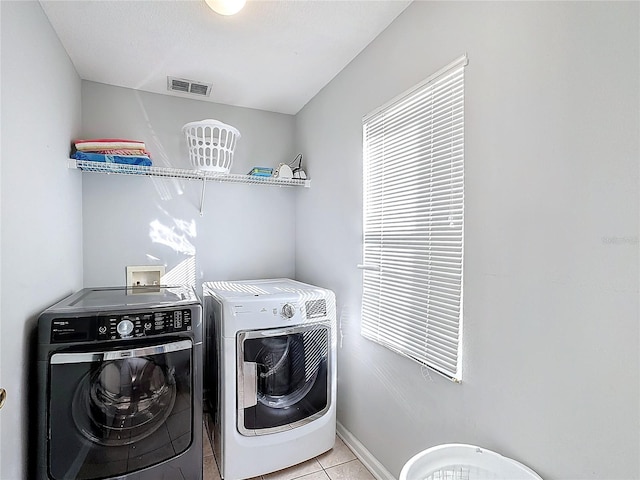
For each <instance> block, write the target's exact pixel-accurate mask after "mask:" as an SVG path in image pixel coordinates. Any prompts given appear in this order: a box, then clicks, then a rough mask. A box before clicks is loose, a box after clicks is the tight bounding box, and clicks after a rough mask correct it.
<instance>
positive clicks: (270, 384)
mask: <svg viewBox="0 0 640 480" xmlns="http://www.w3.org/2000/svg"><path fill="white" fill-rule="evenodd" d="M329 329H330V327H329V325H327V324H313V325H305V326H300V327H295V328H280V329H269V330H253V331H243V332H239V333H238V335H237V342H238V350H237V351H238V368H237V371H238V382H237V383H238V393H237V395H238V431H239V432H240V433H241V434H243V435H246V436H253V435H264V434H269V433H275V432H279V431H283V430H289V429H291V428H296V427H299V426H302V425H304V424H306V423H308V422H311V421H312V420H314V419H316V418H318V417H320V416H321V415H322V414H323V413H324V412H326V411H327V410H328V408H329V405H330V404H329V402H330V391H329V388H330V385H331V382H330V381H329V378H328V375H329V371H330V370H329V359H330V357H329V342H330V338H331V336H330V330H329Z"/></svg>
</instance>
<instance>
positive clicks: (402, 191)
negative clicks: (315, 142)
mask: <svg viewBox="0 0 640 480" xmlns="http://www.w3.org/2000/svg"><path fill="white" fill-rule="evenodd" d="M464 65H466V57H463V58H462V59H460V60H459V61H457V62H455V63H454V64H452V65H450V66H449V67H447V68H446V69H443V70H442V71H440V72H438V74H437V75H436V76H434V77H432V78H430V79H428V81H425V82H424V83H423V84H421V85H419V86H418V87H417V88H415V89H413V90H412V91H411V92H410V93H408V94H406V95H404V96H402V97H400V98H398V99H396V100H394V101H393V102H392V103H390V104H388V105H387V106H385V107H383V108H381V109H378V110H377V111H376V112H374V113H373V114H372V115H370V116H368V117H366V118H365V119H364V122H363V133H364V248H363V256H364V259H363V260H364V265H363V269H364V271H363V299H362V327H361V331H362V335H364V336H365V337H367V338H369V339H371V340H373V341H376V342H378V343H381V344H383V345H385V346H387V347H389V348H391V349H393V350H395V351H398V352H400V353H401V354H403V355H406V356H408V357H410V358H412V359H415V360H416V361H418V362H420V363H423V364H425V365H427V366H429V367H431V368H433V369H435V370H436V371H438V372H440V373H442V374H444V375H446V376H448V377H450V378H452V379H454V380H456V381H460V379H461V375H460V374H461V372H460V363H461V362H460V343H461V327H462V322H461V320H462V257H463V255H462V254H463V250H462V246H463V245H462V240H463V209H464V208H463V207H464Z"/></svg>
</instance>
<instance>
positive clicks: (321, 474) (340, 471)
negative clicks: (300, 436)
mask: <svg viewBox="0 0 640 480" xmlns="http://www.w3.org/2000/svg"><path fill="white" fill-rule="evenodd" d="M203 430H204V431H203V452H202V453H203V456H204V467H203V470H204V478H203V480H220V472H219V471H218V466H217V465H216V461H215V457H214V456H213V450H212V449H211V443H209V438H208V436H207V433H206V428H205V429H203ZM293 479H300V480H375V477H374V476H373V475H371V473H370V472H369V471H368V470H367V469H366V467H365V466H364V465H363V464H362V462H360V460H358V459H357V458H356V456H355V455H354V454H353V452H352V451H351V450H350V449H349V447H347V446H346V445H345V443H344V442H343V441H342V440H341V439H340V438H339V437H336V443H335V445H334V446H333V448H332V449H331V450H329V451H328V452H326V453H323V454H322V455H320V456H318V457H315V458H312V459H311V460H307V461H306V462H303V463H301V464H299V465H294V466H293V467H290V468H287V469H285V470H280V471H278V472H274V473H269V474H268V475H262V476H261V477H255V478H253V479H251V480H293Z"/></svg>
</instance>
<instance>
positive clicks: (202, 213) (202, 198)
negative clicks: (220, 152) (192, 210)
mask: <svg viewBox="0 0 640 480" xmlns="http://www.w3.org/2000/svg"><path fill="white" fill-rule="evenodd" d="M206 186H207V179H206V178H203V179H202V195H201V196H200V216H201V217H202V216H203V215H204V192H205V188H206Z"/></svg>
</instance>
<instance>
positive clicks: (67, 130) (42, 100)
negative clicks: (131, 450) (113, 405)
mask: <svg viewBox="0 0 640 480" xmlns="http://www.w3.org/2000/svg"><path fill="white" fill-rule="evenodd" d="M0 10H1V12H2V14H1V17H2V37H1V42H2V57H1V58H2V71H1V72H2V130H1V136H2V163H1V165H0V171H1V187H0V192H1V194H2V199H1V209H2V215H1V217H0V218H1V225H2V228H1V239H0V240H1V243H0V244H1V246H2V250H1V251H0V257H1V267H2V270H1V274H0V282H1V284H2V291H1V297H0V326H1V328H2V337H1V339H0V368H1V370H0V386H2V387H4V388H5V389H6V390H7V392H8V399H7V403H6V404H5V406H4V408H3V409H2V411H0V419H1V422H2V423H1V426H0V428H1V431H2V437H1V439H0V459H1V466H0V478H2V480H17V479H22V478H28V475H27V471H28V470H27V465H29V463H31V464H33V458H31V462H29V460H30V458H29V457H30V455H31V453H32V451H33V450H32V449H31V448H29V446H28V443H27V442H28V440H27V437H28V428H27V427H28V424H29V417H32V418H35V417H34V416H35V410H34V409H33V406H34V404H33V401H32V400H33V399H34V398H35V394H34V393H35V392H34V391H31V390H30V389H31V387H32V385H31V382H30V381H29V380H28V375H29V370H30V368H31V365H32V361H31V355H32V349H31V347H32V334H33V331H34V328H35V326H36V319H37V315H38V314H39V313H40V312H41V311H42V310H44V309H45V308H46V307H48V306H49V305H51V304H52V303H55V302H56V301H57V300H59V299H61V298H63V297H65V296H66V295H68V294H70V293H71V292H73V291H74V290H76V289H78V288H80V287H81V286H82V228H81V223H82V218H81V183H82V182H81V178H80V175H79V174H78V172H73V171H69V170H68V169H67V158H68V155H69V142H70V140H71V139H72V138H74V137H75V136H76V135H77V134H78V131H79V126H80V114H81V112H80V79H79V77H78V75H77V74H76V72H75V69H74V68H73V66H72V64H71V62H70V60H69V58H68V56H67V54H66V52H65V50H64V49H63V48H62V46H61V44H60V42H59V41H58V38H57V37H56V35H55V33H54V32H53V29H52V28H51V26H50V25H49V22H48V20H47V18H46V16H45V15H44V13H43V11H42V8H41V7H40V4H39V3H38V2H11V1H2V2H0Z"/></svg>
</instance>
